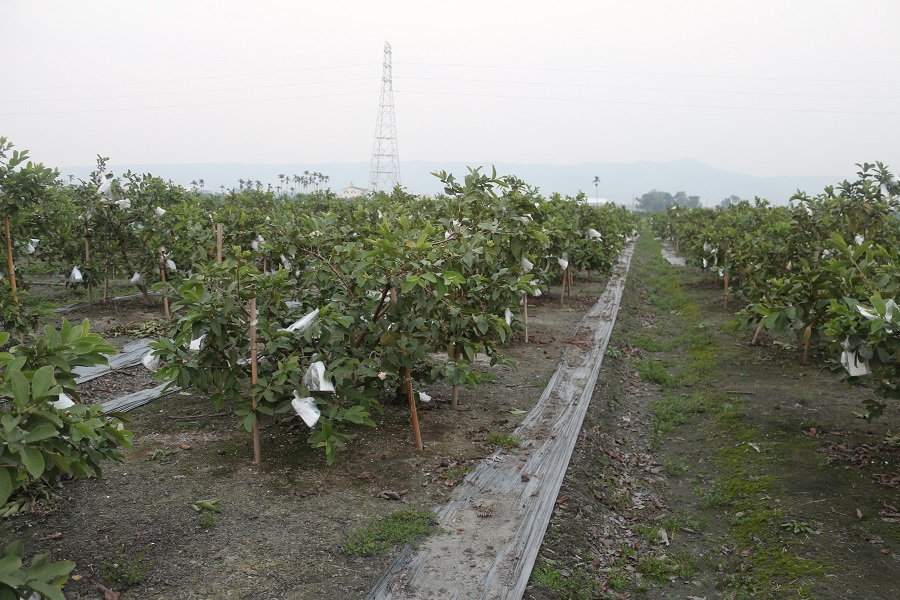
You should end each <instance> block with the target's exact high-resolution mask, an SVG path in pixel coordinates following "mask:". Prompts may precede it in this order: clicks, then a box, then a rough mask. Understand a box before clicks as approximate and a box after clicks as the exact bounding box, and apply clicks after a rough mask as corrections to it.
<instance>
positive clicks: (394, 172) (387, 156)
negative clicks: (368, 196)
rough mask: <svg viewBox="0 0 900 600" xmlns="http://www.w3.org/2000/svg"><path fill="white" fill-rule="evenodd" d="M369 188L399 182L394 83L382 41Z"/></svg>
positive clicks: (387, 47)
mask: <svg viewBox="0 0 900 600" xmlns="http://www.w3.org/2000/svg"><path fill="white" fill-rule="evenodd" d="M369 182H370V183H371V185H372V191H378V190H383V189H385V188H387V189H389V190H390V189H393V188H394V186H396V185H399V184H400V156H399V154H398V152H397V122H396V121H395V120H394V86H393V84H392V83H391V45H390V44H389V43H387V42H385V43H384V70H383V72H382V76H381V100H380V101H379V103H378V121H377V122H376V123H375V144H374V145H373V146H372V166H371V168H370V170H369Z"/></svg>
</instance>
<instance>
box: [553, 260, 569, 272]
mask: <svg viewBox="0 0 900 600" xmlns="http://www.w3.org/2000/svg"><path fill="white" fill-rule="evenodd" d="M556 262H558V263H559V268H560V269H562V270H563V271H565V270H566V269H568V268H569V261H568V260H566V259H565V258H557V259H556Z"/></svg>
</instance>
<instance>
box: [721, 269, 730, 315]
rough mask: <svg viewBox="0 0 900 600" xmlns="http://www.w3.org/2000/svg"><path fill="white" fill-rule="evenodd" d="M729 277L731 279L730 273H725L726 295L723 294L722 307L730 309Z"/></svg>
mask: <svg viewBox="0 0 900 600" xmlns="http://www.w3.org/2000/svg"><path fill="white" fill-rule="evenodd" d="M728 279H729V277H728V273H725V295H724V296H723V299H722V307H723V308H724V309H725V310H728Z"/></svg>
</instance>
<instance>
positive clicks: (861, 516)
mask: <svg viewBox="0 0 900 600" xmlns="http://www.w3.org/2000/svg"><path fill="white" fill-rule="evenodd" d="M856 518H857V519H862V518H863V513H862V511H861V510H859V509H858V508H857V509H856Z"/></svg>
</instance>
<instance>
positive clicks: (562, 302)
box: [559, 267, 569, 306]
mask: <svg viewBox="0 0 900 600" xmlns="http://www.w3.org/2000/svg"><path fill="white" fill-rule="evenodd" d="M568 278H569V267H566V268H565V269H563V277H562V287H561V288H560V290H559V305H560V306H564V305H565V299H566V281H567V280H568Z"/></svg>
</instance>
